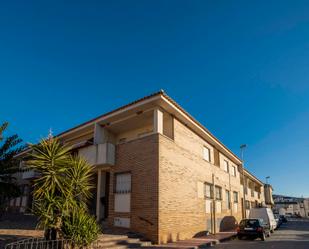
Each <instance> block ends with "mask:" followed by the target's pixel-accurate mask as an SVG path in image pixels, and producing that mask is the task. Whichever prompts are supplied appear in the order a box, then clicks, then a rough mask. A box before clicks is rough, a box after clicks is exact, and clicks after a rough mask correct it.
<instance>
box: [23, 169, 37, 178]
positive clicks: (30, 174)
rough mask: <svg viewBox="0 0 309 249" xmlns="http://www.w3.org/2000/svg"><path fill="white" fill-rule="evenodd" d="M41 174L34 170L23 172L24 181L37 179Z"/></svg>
mask: <svg viewBox="0 0 309 249" xmlns="http://www.w3.org/2000/svg"><path fill="white" fill-rule="evenodd" d="M38 176H39V174H38V173H37V172H35V171H34V170H27V171H24V172H22V175H21V177H22V179H24V180H28V179H33V178H36V177H38Z"/></svg>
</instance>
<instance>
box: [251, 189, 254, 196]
mask: <svg viewBox="0 0 309 249" xmlns="http://www.w3.org/2000/svg"><path fill="white" fill-rule="evenodd" d="M251 197H254V190H253V188H252V189H251Z"/></svg>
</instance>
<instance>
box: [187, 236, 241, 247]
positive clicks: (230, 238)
mask: <svg viewBox="0 0 309 249" xmlns="http://www.w3.org/2000/svg"><path fill="white" fill-rule="evenodd" d="M236 236H237V235H236V234H233V235H230V236H228V237H225V238H222V239H218V240H213V241H209V242H207V243H205V244H202V245H199V246H194V247H192V249H201V248H208V247H212V246H215V245H217V244H220V243H222V242H226V241H229V240H233V239H235V238H236Z"/></svg>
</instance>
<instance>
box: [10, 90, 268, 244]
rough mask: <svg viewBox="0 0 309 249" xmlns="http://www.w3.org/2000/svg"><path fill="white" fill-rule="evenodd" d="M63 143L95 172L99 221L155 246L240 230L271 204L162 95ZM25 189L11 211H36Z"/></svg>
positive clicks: (76, 131)
mask: <svg viewBox="0 0 309 249" xmlns="http://www.w3.org/2000/svg"><path fill="white" fill-rule="evenodd" d="M58 137H59V138H60V139H61V141H63V143H65V144H68V145H70V146H72V151H75V152H76V153H78V154H79V155H81V156H83V157H85V158H86V159H87V160H88V161H89V162H90V163H91V164H92V165H93V169H94V173H95V178H94V184H95V186H96V189H95V191H94V198H93V200H92V202H91V203H90V204H89V208H90V212H92V213H93V214H95V215H96V217H97V219H98V221H100V222H102V223H104V224H105V225H108V226H110V227H113V226H116V227H123V228H127V229H130V230H131V231H133V232H139V233H142V234H144V235H145V237H147V238H148V239H151V240H152V241H153V242H155V243H165V242H168V241H175V240H179V239H187V238H191V237H193V236H194V235H196V234H199V233H201V232H203V231H210V232H212V233H216V232H218V231H226V230H230V229H233V228H234V227H235V224H236V222H237V221H239V220H240V219H241V218H242V217H243V216H244V215H245V211H244V210H245V209H244V208H243V206H244V205H246V207H247V208H250V207H252V206H256V205H261V204H263V203H264V194H263V183H262V182H261V181H259V180H258V179H257V178H256V177H255V176H254V175H253V174H251V173H250V172H248V171H247V170H245V171H243V169H242V162H241V160H240V159H239V158H238V157H237V156H236V155H235V154H234V153H233V152H232V151H230V150H229V149H228V148H227V147H226V146H224V145H223V144H222V143H221V142H220V141H219V140H218V139H217V138H216V137H214V136H213V135H212V134H211V133H210V132H209V131H208V130H207V129H206V128H205V127H204V126H203V125H201V124H200V123H199V122H198V121H197V120H195V119H194V118H193V117H192V116H191V115H190V114H188V113H187V112H186V111H185V110H184V109H183V108H182V107H180V106H179V105H178V104H177V103H176V102H175V101H174V100H172V99H171V98H170V97H169V96H167V95H166V94H165V93H164V92H163V91H160V92H158V93H154V94H152V95H150V96H147V97H144V98H142V99H140V100H137V101H135V102H133V103H130V104H128V105H126V106H123V107H121V108H118V109H116V110H114V111H112V112H109V113H106V114H104V115H102V116H99V117H97V118H95V119H93V120H90V121H88V122H86V123H83V124H81V125H79V126H77V127H74V128H72V129H70V130H67V131H65V132H63V133H61V134H59V135H58ZM26 153H27V151H25V152H23V153H22V154H21V155H20V156H21V157H22V156H24V155H26ZM35 176H36V175H35V172H31V171H28V172H24V173H22V175H21V179H22V181H24V182H26V183H31V180H32V179H34V178H35ZM243 177H245V187H243V182H244V180H243ZM27 185H28V186H27ZM25 186H26V187H25V189H27V191H25V195H24V196H23V197H20V198H19V200H12V203H11V206H12V208H13V207H15V208H19V210H20V211H26V210H27V207H30V206H31V198H29V195H28V193H29V192H30V191H29V189H31V184H25ZM29 186H30V187H29ZM244 193H245V196H244Z"/></svg>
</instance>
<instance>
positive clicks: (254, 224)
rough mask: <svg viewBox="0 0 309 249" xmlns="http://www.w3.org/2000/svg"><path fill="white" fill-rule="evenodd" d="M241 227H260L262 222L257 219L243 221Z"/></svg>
mask: <svg viewBox="0 0 309 249" xmlns="http://www.w3.org/2000/svg"><path fill="white" fill-rule="evenodd" d="M240 225H241V226H244V227H258V226H260V222H259V220H257V219H249V220H242V221H241V222H240Z"/></svg>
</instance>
